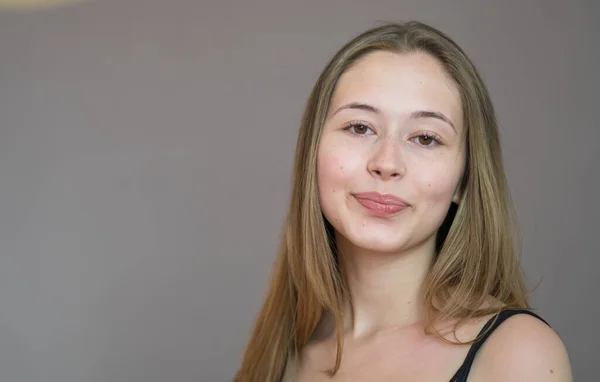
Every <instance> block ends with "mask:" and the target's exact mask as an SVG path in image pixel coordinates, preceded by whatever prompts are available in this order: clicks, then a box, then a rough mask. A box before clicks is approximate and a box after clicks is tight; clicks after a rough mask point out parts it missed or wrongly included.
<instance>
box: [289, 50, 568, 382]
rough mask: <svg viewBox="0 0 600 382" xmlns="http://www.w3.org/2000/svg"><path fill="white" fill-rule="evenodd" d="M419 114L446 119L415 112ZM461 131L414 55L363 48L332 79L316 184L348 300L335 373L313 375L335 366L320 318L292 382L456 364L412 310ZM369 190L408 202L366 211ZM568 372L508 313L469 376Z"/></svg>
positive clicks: (456, 352) (419, 375)
mask: <svg viewBox="0 0 600 382" xmlns="http://www.w3.org/2000/svg"><path fill="white" fill-rule="evenodd" d="M357 104H360V105H363V106H356V105H357ZM352 105H354V106H352ZM365 105H367V106H365ZM421 111H427V112H435V113H438V114H437V115H438V116H443V118H444V119H446V121H444V120H442V119H441V118H439V117H437V118H434V117H431V116H426V117H423V116H422V115H421V116H416V115H415V112H421ZM421 114H422V113H421ZM463 129H464V126H463V120H462V105H461V101H460V93H459V91H458V88H457V86H456V84H454V82H453V81H452V80H451V79H450V78H449V77H448V76H447V74H446V73H445V72H444V70H443V68H442V66H441V65H440V64H439V63H438V62H437V61H436V60H435V59H434V58H432V57H430V56H428V55H426V54H424V53H412V54H408V55H407V54H399V53H393V52H383V51H378V52H374V53H370V54H368V55H366V56H364V57H363V58H361V59H360V60H359V61H358V62H356V63H355V64H354V65H353V66H352V67H351V68H349V69H348V70H347V71H346V72H345V73H344V74H343V75H342V77H341V78H340V81H339V82H338V85H337V87H336V89H335V92H334V94H333V98H332V100H331V106H330V110H329V114H328V118H327V121H326V123H325V125H324V127H323V132H322V136H321V140H320V144H319V152H318V165H317V166H318V167H317V177H318V186H319V198H320V203H321V208H322V210H323V213H324V215H325V217H326V218H327V220H328V221H329V222H330V223H331V224H332V225H333V227H334V229H335V235H336V239H337V242H338V246H339V255H340V264H341V266H342V267H343V268H344V271H345V273H346V275H347V279H348V280H347V284H348V288H349V292H350V294H351V295H352V301H353V304H352V306H349V305H348V306H347V308H346V309H347V315H346V317H350V318H351V319H350V320H349V321H348V322H347V323H346V325H347V326H346V331H345V338H344V356H343V360H342V364H341V367H340V370H339V371H338V373H337V374H336V375H335V376H334V377H333V378H330V377H329V376H327V375H326V374H325V373H323V371H325V370H327V369H329V368H331V366H332V365H333V364H334V361H335V337H334V333H333V326H332V322H331V319H330V318H327V317H326V318H325V319H324V320H323V322H322V323H321V324H320V326H319V327H318V328H317V331H316V332H315V335H314V336H313V338H312V340H311V341H310V343H309V344H308V345H307V346H306V347H305V348H304V349H302V352H301V354H300V358H299V365H298V366H299V369H298V373H297V375H296V378H295V379H294V380H295V381H311V382H319V381H417V382H418V381H448V380H449V379H450V378H451V377H452V375H453V374H454V373H455V371H456V370H457V369H458V367H459V366H460V365H461V363H462V362H463V360H464V357H465V356H466V354H467V351H468V345H453V344H448V343H445V342H443V341H442V340H440V339H439V338H435V337H433V336H427V335H425V334H424V333H423V328H424V326H423V322H422V318H421V317H422V316H421V311H420V308H419V305H420V292H421V286H422V284H423V280H424V278H425V276H426V274H427V271H428V269H429V267H430V266H431V263H432V261H433V259H434V254H435V235H436V233H437V231H438V229H439V227H440V225H441V224H442V222H443V220H444V217H445V216H446V213H447V211H448V208H449V207H450V204H451V203H452V202H454V203H460V198H461V195H460V194H459V192H458V190H457V187H458V185H459V183H460V180H461V177H462V175H463V172H464V168H465V158H466V151H465V145H464V135H463ZM428 136H429V138H428ZM436 140H439V142H438V141H436ZM368 191H374V192H379V193H382V194H393V195H395V196H397V197H399V198H402V199H403V200H405V201H406V202H407V203H408V206H407V207H406V208H404V209H403V210H402V211H400V212H399V213H397V214H395V215H393V216H390V217H377V216H373V215H372V214H371V213H370V212H369V211H368V210H366V209H365V208H364V207H362V205H361V204H359V203H358V201H357V199H356V198H355V197H354V196H353V195H354V194H355V193H357V192H368ZM488 318H489V316H488V317H480V318H478V319H473V320H471V321H470V322H467V323H465V324H464V325H461V326H459V328H458V330H457V333H456V337H454V336H448V339H451V340H456V339H458V340H460V341H467V340H471V339H473V338H474V337H475V336H476V334H477V333H478V332H479V330H480V329H481V328H482V327H483V325H484V323H485V321H487V319H488ZM445 324H448V325H451V324H452V323H450V322H447V323H442V325H445ZM440 329H441V328H440ZM570 375H571V373H570V366H569V362H568V357H567V355H566V351H565V350H564V345H563V344H562V342H561V341H560V338H559V337H558V335H557V334H556V333H555V332H554V331H553V330H552V329H550V328H548V327H547V326H546V325H545V324H544V323H542V322H541V321H539V320H537V319H534V318H532V317H529V316H515V317H512V318H510V319H508V320H507V321H506V322H505V323H504V324H503V325H502V326H501V327H500V328H498V330H497V331H496V332H494V334H493V335H492V336H491V337H490V338H489V340H488V342H486V344H485V345H484V347H483V348H482V349H481V351H480V353H479V355H478V356H477V358H476V362H475V363H474V366H473V369H472V372H471V375H470V377H469V381H534V382H535V381H570V380H571V377H570Z"/></svg>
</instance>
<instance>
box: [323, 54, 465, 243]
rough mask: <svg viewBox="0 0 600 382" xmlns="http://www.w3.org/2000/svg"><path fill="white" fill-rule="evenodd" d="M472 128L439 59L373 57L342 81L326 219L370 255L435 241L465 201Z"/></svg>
mask: <svg viewBox="0 0 600 382" xmlns="http://www.w3.org/2000/svg"><path fill="white" fill-rule="evenodd" d="M462 129H463V119H462V105H461V101H460V93H459V90H458V88H457V86H456V85H455V83H454V82H453V81H452V79H450V77H449V76H448V75H447V74H446V73H445V72H444V69H443V67H442V66H441V64H440V63H439V62H438V61H437V60H436V59H434V58H432V57H431V56H429V55H427V54H425V53H413V54H410V55H408V54H399V53H392V52H386V51H378V52H374V53H370V54H368V55H366V56H364V57H363V58H362V59H360V60H359V61H357V62H356V63H355V64H354V65H353V66H352V67H351V68H349V69H348V70H347V71H346V72H345V73H344V74H343V75H342V76H341V78H340V80H339V82H338V84H337V87H336V89H335V91H334V94H333V97H332V100H331V104H330V110H329V111H328V116H327V120H326V122H325V125H324V127H323V132H322V136H321V140H320V143H319V150H318V167H317V176H318V186H319V198H320V203H321V208H322V210H323V213H324V215H325V217H326V218H327V220H328V221H329V222H330V223H331V224H332V225H333V227H334V228H335V230H336V231H337V233H338V234H341V235H343V236H344V237H345V238H346V239H347V240H348V241H349V242H351V243H352V244H354V245H355V246H357V247H360V248H364V249H367V250H372V251H377V252H397V251H403V250H407V249H411V248H414V247H415V246H419V245H422V244H426V243H429V244H432V243H435V234H436V232H437V230H438V229H439V227H440V225H441V224H442V222H443V220H444V218H445V216H446V213H447V212H448V209H449V207H450V203H451V202H452V201H454V202H459V199H460V195H459V194H458V186H459V182H460V179H461V176H462V174H463V170H464V167H465V157H466V150H465V145H464V144H463V142H462V138H461V137H462V134H461V132H462ZM379 194H382V195H383V196H381V195H379ZM386 195H387V196H386ZM390 195H391V196H393V197H389V196H390ZM394 197H395V198H394Z"/></svg>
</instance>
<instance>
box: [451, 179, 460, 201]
mask: <svg viewBox="0 0 600 382" xmlns="http://www.w3.org/2000/svg"><path fill="white" fill-rule="evenodd" d="M461 186H462V182H460V183H459V184H458V186H457V187H456V190H455V191H454V195H452V202H454V203H456V204H460V201H461V200H462V187H461Z"/></svg>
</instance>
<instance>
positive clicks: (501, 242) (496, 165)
mask: <svg viewBox="0 0 600 382" xmlns="http://www.w3.org/2000/svg"><path fill="white" fill-rule="evenodd" d="M380 50H385V51H392V52H398V53H413V52H424V53H427V54H429V55H431V56H432V57H434V58H436V59H437V60H438V61H439V62H440V63H441V64H442V65H443V67H444V68H445V70H446V72H447V74H448V75H449V76H450V77H451V78H452V79H453V80H454V81H455V83H456V85H457V86H458V89H459V91H460V93H461V101H462V105H463V113H464V115H463V120H464V125H465V129H464V134H465V135H464V139H465V143H466V150H467V160H466V165H465V171H464V175H463V178H462V181H461V184H460V189H461V193H462V200H461V202H460V204H459V205H458V206H457V205H454V204H453V205H452V207H451V209H450V211H449V212H448V216H447V217H446V219H445V221H444V223H443V224H442V226H441V227H440V229H439V231H438V237H437V239H438V240H437V243H438V246H437V257H436V259H435V262H434V263H433V265H432V267H431V270H430V272H429V274H428V277H427V278H426V280H425V283H424V297H423V298H424V300H423V301H424V306H423V311H424V319H425V322H426V323H427V326H426V330H427V332H429V333H431V332H435V333H436V334H437V335H438V336H440V338H442V339H444V338H443V337H442V335H441V334H440V333H439V332H438V331H437V330H436V329H434V324H435V323H436V322H439V321H440V320H444V319H447V318H451V319H458V323H460V322H462V321H464V320H468V319H470V318H473V317H480V316H483V315H487V314H491V313H498V312H499V311H500V310H501V309H505V308H528V307H529V305H528V302H527V291H526V288H525V285H524V281H523V275H522V273H521V268H520V266H519V258H518V252H519V251H518V248H520V245H516V244H517V242H518V241H517V239H519V235H518V231H517V229H516V227H517V226H516V220H515V214H514V210H513V206H512V201H511V198H510V194H509V189H508V185H507V181H506V177H505V173H504V168H503V161H502V155H501V150H500V142H499V136H498V131H497V122H496V117H495V113H494V108H493V106H492V103H491V100H490V97H489V94H488V91H487V89H486V87H485V85H484V83H483V81H482V79H481V77H480V75H479V73H478V72H477V70H476V68H475V66H474V65H473V63H472V62H471V61H470V60H469V58H468V57H467V55H466V54H465V53H464V52H463V51H462V49H461V48H460V47H459V46H458V45H457V44H456V43H455V42H454V41H452V40H451V39H450V38H449V37H448V36H447V35H445V34H444V33H442V32H440V31H438V30H437V29H435V28H432V27H430V26H428V25H425V24H423V23H420V22H416V21H411V22H407V23H402V24H400V23H390V24H386V25H382V26H379V27H375V28H372V29H369V30H367V31H365V32H363V33H361V34H359V35H358V36H356V37H355V38H354V39H352V40H351V41H349V42H348V43H347V44H346V45H344V46H343V47H342V48H341V49H340V50H339V51H338V52H337V53H336V54H335V56H334V57H333V58H332V59H331V61H330V62H329V63H328V65H327V66H326V68H325V69H324V71H323V72H322V73H321V75H320V76H319V78H318V80H317V82H316V84H315V85H314V88H313V90H312V92H311V94H310V97H309V99H308V102H307V105H306V108H305V111H304V116H303V119H302V124H301V127H300V131H299V135H298V141H297V147H296V155H295V163H294V175H293V180H292V181H293V183H292V193H291V200H290V205H289V213H288V215H287V218H286V220H285V223H284V226H283V232H282V240H281V245H280V248H279V256H278V258H277V261H276V263H275V265H274V269H273V275H272V280H271V284H270V287H269V290H268V293H267V296H266V300H265V302H264V305H263V306H262V309H261V310H260V313H259V315H258V318H257V320H256V323H255V326H254V328H253V331H252V334H251V337H250V341H249V343H248V345H247V348H246V351H245V354H244V358H243V361H242V364H241V367H240V369H239V371H238V373H237V374H236V376H235V381H238V382H265V381H267V382H275V381H280V380H281V378H282V376H283V374H284V371H285V369H286V366H287V365H288V362H290V360H292V359H295V357H296V356H297V355H298V354H299V352H300V351H301V349H302V348H303V346H304V345H305V344H306V343H307V342H308V340H309V338H310V337H311V335H312V333H313V332H314V330H315V328H316V327H317V324H318V323H319V322H320V320H321V319H322V318H323V315H324V313H327V312H329V313H331V314H332V316H333V318H334V320H335V328H336V335H337V355H336V362H335V365H332V366H333V369H332V370H331V373H333V374H335V372H336V371H337V370H338V368H339V366H340V363H341V359H342V358H341V357H342V348H343V335H342V334H343V328H344V319H345V317H344V315H343V311H344V310H343V309H344V302H345V301H346V299H348V298H349V296H348V294H347V291H346V288H345V281H344V275H343V274H342V273H341V270H340V268H339V266H338V261H337V254H336V245H335V240H334V238H333V228H332V226H331V224H330V223H329V222H328V221H327V220H326V219H325V217H324V216H323V214H322V212H321V208H320V205H319V197H318V191H317V178H316V164H317V149H318V144H319V139H320V135H321V130H322V127H323V124H324V122H325V117H326V114H327V111H328V108H329V103H330V100H331V97H332V94H333V91H334V88H335V86H336V83H337V81H338V79H339V78H340V76H341V75H342V74H343V73H344V71H345V70H346V69H347V68H348V67H349V66H350V65H352V64H353V63H354V62H356V61H357V60H358V59H360V58H361V57H363V56H365V55H366V54H368V53H370V52H374V51H380ZM490 296H491V297H492V298H494V299H495V300H496V301H499V302H500V303H501V304H502V306H503V307H499V306H497V305H489V304H488V305H486V300H487V299H488V298H490ZM458 323H457V325H458ZM455 328H456V327H455Z"/></svg>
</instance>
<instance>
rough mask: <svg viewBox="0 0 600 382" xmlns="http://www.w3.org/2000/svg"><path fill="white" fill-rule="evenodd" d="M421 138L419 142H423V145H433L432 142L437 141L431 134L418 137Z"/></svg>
mask: <svg viewBox="0 0 600 382" xmlns="http://www.w3.org/2000/svg"><path fill="white" fill-rule="evenodd" d="M417 138H418V139H419V143H420V144H422V145H423V146H431V143H432V142H435V139H433V137H430V136H429V135H424V134H423V135H419V136H418V137H417Z"/></svg>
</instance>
